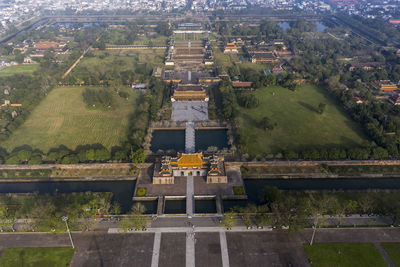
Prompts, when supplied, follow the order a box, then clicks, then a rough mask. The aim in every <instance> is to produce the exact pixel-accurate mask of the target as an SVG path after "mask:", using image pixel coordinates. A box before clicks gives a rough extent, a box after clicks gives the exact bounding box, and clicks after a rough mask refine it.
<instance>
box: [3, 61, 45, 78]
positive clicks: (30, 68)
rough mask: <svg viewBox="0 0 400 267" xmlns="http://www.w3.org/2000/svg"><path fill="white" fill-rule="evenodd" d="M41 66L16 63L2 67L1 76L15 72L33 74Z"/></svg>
mask: <svg viewBox="0 0 400 267" xmlns="http://www.w3.org/2000/svg"><path fill="white" fill-rule="evenodd" d="M38 68H39V64H30V65H22V64H20V65H15V66H9V67H4V68H1V69H0V77H6V76H11V75H14V74H32V73H33V72H35V71H36V70H37V69H38Z"/></svg>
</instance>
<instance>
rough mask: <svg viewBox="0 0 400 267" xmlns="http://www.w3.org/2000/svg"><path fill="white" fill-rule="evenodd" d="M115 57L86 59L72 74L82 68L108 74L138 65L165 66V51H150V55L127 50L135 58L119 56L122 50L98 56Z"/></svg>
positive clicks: (100, 52)
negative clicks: (116, 69)
mask: <svg viewBox="0 0 400 267" xmlns="http://www.w3.org/2000/svg"><path fill="white" fill-rule="evenodd" d="M109 51H112V52H113V55H108V56H104V58H100V57H98V56H96V57H85V58H83V59H82V60H81V62H80V63H79V65H78V66H77V67H76V68H75V69H74V70H73V71H72V74H74V73H78V74H79V72H80V71H81V70H82V68H87V69H88V71H89V72H100V73H106V72H110V71H112V70H114V69H115V68H118V70H119V71H126V70H132V69H133V68H134V65H135V64H136V63H151V64H153V65H162V64H163V60H164V59H163V55H164V52H163V50H161V51H157V52H154V51H152V50H149V51H148V53H143V51H136V50H126V51H127V52H126V53H129V54H130V55H134V56H118V55H116V54H121V50H107V51H105V52H104V51H99V52H98V54H99V55H100V54H103V55H104V54H106V53H107V54H111V53H109Z"/></svg>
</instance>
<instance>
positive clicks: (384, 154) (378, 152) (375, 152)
mask: <svg viewBox="0 0 400 267" xmlns="http://www.w3.org/2000/svg"><path fill="white" fill-rule="evenodd" d="M372 157H373V158H374V159H385V158H388V157H389V154H388V151H387V150H386V149H384V148H382V147H376V148H373V149H372Z"/></svg>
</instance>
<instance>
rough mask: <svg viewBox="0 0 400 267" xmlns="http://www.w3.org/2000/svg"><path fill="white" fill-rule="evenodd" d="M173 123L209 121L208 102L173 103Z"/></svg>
mask: <svg viewBox="0 0 400 267" xmlns="http://www.w3.org/2000/svg"><path fill="white" fill-rule="evenodd" d="M171 120H172V121H207V120H208V102H195V101H190V102H189V101H187V102H186V101H182V102H173V103H172V116H171Z"/></svg>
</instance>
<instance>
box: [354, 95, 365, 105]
mask: <svg viewBox="0 0 400 267" xmlns="http://www.w3.org/2000/svg"><path fill="white" fill-rule="evenodd" d="M353 100H354V102H356V104H362V103H364V101H362V99H361V98H359V97H357V96H356V97H354V98H353Z"/></svg>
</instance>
